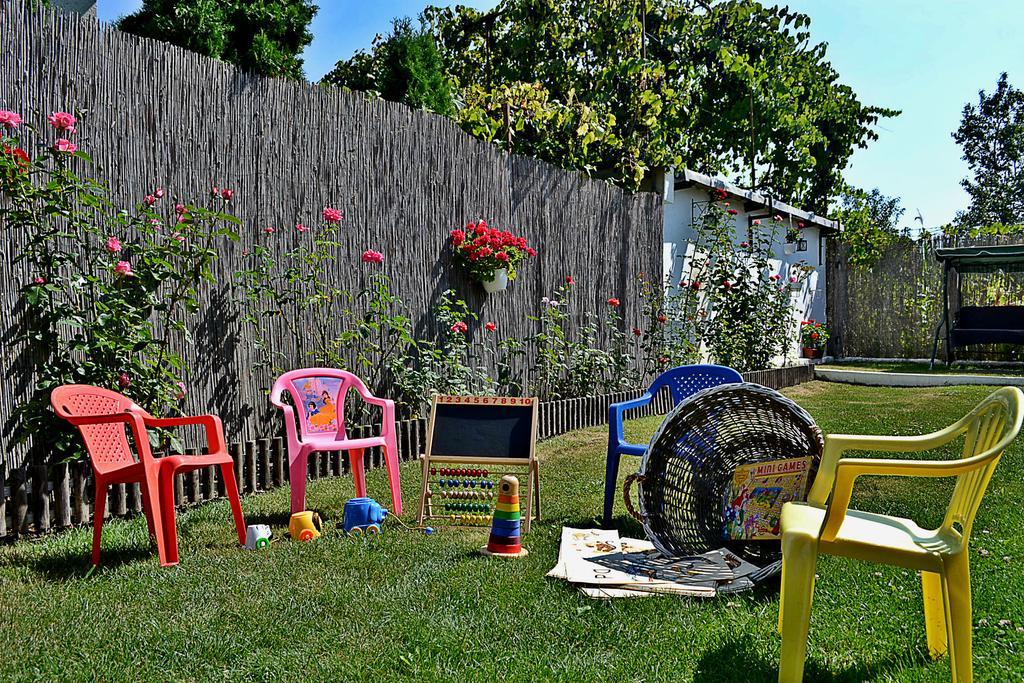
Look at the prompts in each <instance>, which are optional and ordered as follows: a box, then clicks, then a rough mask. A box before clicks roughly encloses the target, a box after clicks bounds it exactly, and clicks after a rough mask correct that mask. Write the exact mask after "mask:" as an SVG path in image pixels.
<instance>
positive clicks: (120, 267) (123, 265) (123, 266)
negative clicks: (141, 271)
mask: <svg viewBox="0 0 1024 683" xmlns="http://www.w3.org/2000/svg"><path fill="white" fill-rule="evenodd" d="M114 272H115V273H117V274H118V275H120V276H122V277H131V276H132V275H134V274H135V273H133V272H132V264H130V263H128V262H127V261H118V262H117V265H116V266H114Z"/></svg>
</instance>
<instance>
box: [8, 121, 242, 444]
mask: <svg viewBox="0 0 1024 683" xmlns="http://www.w3.org/2000/svg"><path fill="white" fill-rule="evenodd" d="M56 116H57V114H54V115H53V116H51V117H50V118H51V122H56V123H54V126H55V127H57V126H58V125H59V126H60V128H58V130H59V131H60V132H59V133H58V135H60V134H63V135H68V136H70V135H71V134H72V133H73V131H74V124H75V123H76V121H75V118H74V117H73V116H71V115H69V114H66V113H61V114H60V116H61V117H62V118H61V119H57V118H55V117H56ZM15 132H16V131H14V130H12V129H8V130H7V132H6V133H5V134H4V135H3V136H2V137H3V146H4V149H5V150H10V153H5V154H0V197H2V198H3V200H4V201H3V202H2V203H0V225H3V226H5V229H6V230H7V231H8V235H7V240H8V243H9V244H11V245H17V246H15V247H13V248H12V249H11V250H10V251H9V252H8V257H9V258H10V260H11V264H12V265H17V266H19V267H20V268H22V269H24V270H25V271H27V272H28V274H29V277H30V280H29V282H27V283H26V284H25V285H24V286H23V287H22V288H21V294H20V297H19V301H18V306H19V309H20V312H21V314H22V315H21V321H20V325H19V327H18V329H17V336H16V340H15V341H16V342H18V343H20V345H21V346H20V349H21V352H22V353H24V354H25V355H26V356H27V357H28V359H29V361H30V364H31V367H32V371H33V376H34V378H35V385H34V387H33V393H32V395H31V397H30V399H29V400H28V401H27V402H25V403H23V404H22V405H20V406H19V407H18V409H17V414H16V417H17V425H18V426H17V433H16V436H17V438H18V439H19V440H20V441H26V440H28V439H29V438H32V440H33V443H34V445H35V446H36V447H37V448H38V449H40V450H42V451H45V452H51V451H52V452H56V453H61V454H63V455H65V456H67V457H69V458H72V457H78V456H81V455H82V452H81V445H80V441H79V440H78V439H76V438H72V436H73V435H72V434H71V432H70V431H68V430H67V429H65V428H64V425H63V424H60V422H59V420H58V419H57V418H56V416H55V415H54V413H53V411H51V410H50V407H49V396H50V391H51V390H52V389H53V388H54V387H57V386H60V385H63V384H70V383H78V384H93V385H98V386H101V387H106V388H108V389H113V390H116V391H121V392H123V393H125V394H126V395H128V396H130V397H131V398H132V399H133V400H135V401H136V402H137V403H138V404H139V405H141V406H142V407H143V408H145V409H146V410H148V411H150V412H153V413H158V414H161V413H166V412H168V411H176V409H177V406H178V403H179V400H180V399H181V398H182V397H183V396H184V391H185V384H184V382H183V378H184V377H185V376H186V375H187V373H188V368H187V367H186V364H185V361H184V359H183V358H182V357H181V356H180V355H179V354H178V352H177V351H176V350H175V349H177V348H181V346H182V344H183V343H190V342H191V333H190V328H191V327H192V323H191V318H192V315H193V314H194V313H195V312H196V311H197V310H198V307H199V296H200V292H201V291H202V290H203V288H204V287H208V286H209V285H211V284H213V283H214V276H213V271H212V268H211V266H212V264H213V262H214V261H215V260H216V258H217V253H218V251H219V249H220V248H221V246H222V243H223V242H224V241H225V240H234V239H237V236H236V235H235V233H234V231H233V229H232V228H231V227H228V226H231V225H234V224H237V223H238V219H237V218H235V217H234V216H232V215H230V214H228V213H226V212H225V211H224V208H225V207H224V204H226V203H227V202H228V201H229V200H228V199H224V198H222V197H221V196H220V195H219V194H218V195H217V199H215V200H213V201H214V203H215V204H216V206H215V207H213V208H203V207H199V206H195V205H185V204H183V203H181V202H178V203H177V204H176V205H174V208H173V209H171V208H169V207H167V204H168V202H169V199H163V198H162V197H163V191H162V190H160V191H157V192H156V193H155V194H154V195H150V196H148V197H146V199H145V200H144V201H143V202H141V203H140V204H138V205H137V206H135V207H134V208H133V209H132V210H122V209H121V208H120V207H117V206H115V205H114V204H113V203H112V202H111V201H110V199H109V197H108V194H109V193H108V188H107V187H106V186H104V185H103V184H101V183H99V182H98V181H96V180H93V179H91V178H88V177H85V176H82V175H79V172H78V169H81V168H83V167H85V166H86V165H88V164H91V159H90V158H89V156H88V155H87V154H86V153H84V152H82V151H77V150H73V149H72V148H73V147H74V145H73V144H72V143H70V141H69V140H67V138H60V139H59V140H58V141H57V143H49V142H44V138H45V134H44V133H42V132H40V131H38V130H36V129H34V128H31V127H25V132H26V134H25V135H22V136H20V137H16V136H15V135H14V133H15ZM29 142H33V143H35V144H34V149H33V151H34V153H35V156H34V158H30V156H31V155H30V154H28V153H27V152H24V151H23V150H22V149H21V147H19V145H22V144H24V145H26V146H27V147H29V148H30V149H32V148H33V146H32V145H29V144H28V143H29ZM61 147H64V149H65V150H66V151H60V148H61ZM19 152H20V153H19ZM165 207H166V208H165Z"/></svg>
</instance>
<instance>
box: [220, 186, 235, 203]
mask: <svg viewBox="0 0 1024 683" xmlns="http://www.w3.org/2000/svg"><path fill="white" fill-rule="evenodd" d="M220 198H221V199H223V200H224V201H226V202H230V201H231V200H232V199H234V198H235V191H234V190H229V189H228V188H226V187H225V188H224V189H222V190H221V191H220Z"/></svg>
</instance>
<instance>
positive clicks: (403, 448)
mask: <svg viewBox="0 0 1024 683" xmlns="http://www.w3.org/2000/svg"><path fill="white" fill-rule="evenodd" d="M743 378H744V379H745V380H746V381H748V382H756V383H758V384H763V385H764V386H768V387H771V388H773V389H781V388H784V387H788V386H793V385H796V384H801V383H803V382H808V381H811V380H812V379H814V371H813V368H812V367H811V366H809V365H799V366H793V367H787V368H778V369H774V370H759V371H755V372H748V373H744V375H743ZM638 393H640V392H636V391H622V392H617V393H613V394H603V395H600V396H588V397H586V398H573V399H567V400H562V401H548V402H544V403H541V404H540V410H539V418H540V424H539V425H538V435H539V436H540V438H542V439H547V438H550V437H553V436H557V435H559V434H563V433H565V432H568V431H572V430H575V429H583V428H586V427H596V426H600V425H604V424H607V421H608V406H609V405H611V404H612V403H618V402H621V401H627V400H629V399H632V398H635V397H636V396H637V395H638ZM671 408H672V400H671V396H670V395H669V393H668V391H667V390H663V391H662V392H660V393H659V394H658V396H656V397H655V400H654V401H653V402H652V403H651V404H650V405H648V406H646V407H644V408H640V409H638V410H636V411H631V412H630V414H629V417H630V418H637V417H645V416H649V415H661V414H664V413H667V412H668V411H669V410H670V409H671ZM397 427H398V450H399V454H400V457H401V459H402V460H403V461H408V460H416V459H418V458H419V457H420V455H421V454H422V452H423V446H424V440H425V438H426V431H427V423H426V420H425V419H416V420H402V421H400V422H398V423H397ZM379 430H380V427H379V425H371V426H365V427H356V428H354V429H352V430H350V431H351V433H350V436H352V437H353V438H359V437H362V436H368V435H371V434H376V433H379ZM228 450H229V452H230V453H231V457H232V458H233V459H234V461H235V477H236V478H237V480H238V487H239V491H240V492H241V493H242V494H252V493H258V492H262V491H267V490H270V489H272V488H275V487H278V486H282V485H284V484H285V483H286V482H287V481H288V455H287V447H286V445H285V441H284V438H283V437H281V436H277V437H274V438H262V439H250V440H247V441H243V442H235V443H232V444H231V445H230V446H229V448H228ZM192 452H198V451H192ZM363 457H364V465H365V466H366V467H367V468H368V469H373V468H377V467H380V466H382V461H381V453H380V450H379V449H369V450H367V452H366V453H365V454H364V456H363ZM348 473H349V463H348V458H347V455H343V454H341V453H321V452H317V453H314V454H313V455H312V456H311V457H310V459H309V473H308V475H309V478H310V479H323V478H328V477H338V476H345V475H347V474H348ZM174 484H175V499H176V500H177V502H178V505H179V507H188V506H193V505H198V504H200V503H203V502H206V501H210V500H216V499H217V498H220V497H222V496H223V495H224V487H223V482H222V481H221V480H220V476H219V473H218V472H217V469H216V468H215V467H209V468H206V469H203V470H198V471H195V472H190V473H187V474H181V475H178V476H177V477H175V482H174ZM93 495H94V485H93V482H92V473H91V468H90V466H89V464H88V463H87V462H75V463H61V464H58V465H55V466H50V467H47V466H46V465H42V464H39V465H29V466H25V467H19V468H15V469H13V470H10V471H8V472H7V473H6V476H4V471H3V468H0V540H8V541H10V540H15V539H17V538H18V537H20V536H25V535H35V534H43V533H47V532H51V531H60V530H64V529H68V528H71V527H75V526H79V525H82V524H89V523H90V522H91V520H92V511H93V500H92V498H93ZM106 510H107V515H108V516H111V517H128V516H132V515H135V514H138V513H139V512H141V511H142V497H141V495H140V493H139V486H138V484H119V485H116V486H112V487H111V488H110V491H109V493H108V499H107V507H106Z"/></svg>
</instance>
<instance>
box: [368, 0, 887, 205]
mask: <svg viewBox="0 0 1024 683" xmlns="http://www.w3.org/2000/svg"><path fill="white" fill-rule="evenodd" d="M705 5H707V3H703V2H697V0H607V1H605V2H599V3H598V2H592V1H591V0H503V2H501V3H500V4H499V5H498V7H497V8H495V9H494V10H492V11H489V12H480V11H477V10H473V9H470V8H466V7H456V8H439V7H428V8H427V9H426V10H425V11H424V15H423V18H424V19H425V20H426V22H427V25H428V26H429V27H430V30H431V31H432V33H433V35H434V38H435V40H436V42H437V46H438V48H439V50H440V52H441V55H442V58H443V63H444V64H445V66H446V68H447V71H448V75H449V76H450V77H451V79H452V81H453V82H454V84H455V87H456V92H457V100H458V101H459V102H460V107H459V109H458V111H457V113H456V114H455V118H456V120H457V121H458V122H459V123H460V124H461V125H462V127H463V128H464V129H465V130H467V131H468V132H470V133H471V134H473V135H475V136H477V137H480V138H482V139H484V140H488V141H492V142H496V143H498V144H502V145H505V146H510V148H511V149H512V150H513V151H515V152H519V153H523V154H529V155H532V156H535V157H539V158H542V159H545V160H547V161H550V162H552V163H555V164H558V165H560V166H563V167H566V168H572V169H579V170H584V171H587V172H590V173H592V174H594V175H597V176H600V177H607V178H611V179H613V180H615V181H616V182H618V183H620V184H622V185H624V186H626V187H630V188H637V187H640V186H642V184H643V183H644V181H645V179H647V178H649V177H651V175H652V173H651V172H652V171H654V170H657V169H660V168H666V167H679V166H682V165H686V166H688V167H690V168H693V169H695V170H699V171H703V172H707V173H713V174H717V173H728V174H733V175H734V176H740V177H741V178H738V179H742V180H743V181H744V182H745V183H746V184H750V185H753V186H755V187H757V188H758V189H761V190H763V191H766V192H769V193H771V194H774V195H776V196H784V197H786V198H787V199H790V200H793V201H799V202H802V203H803V204H805V205H807V206H809V207H810V208H813V209H816V210H818V211H819V212H822V211H824V209H825V208H827V203H828V200H829V198H830V197H831V196H833V194H834V191H835V188H836V187H838V186H839V183H840V172H841V171H842V169H843V168H844V167H845V166H846V163H847V161H848V160H849V158H850V155H851V154H852V152H853V150H854V149H855V148H856V147H857V146H863V145H865V144H866V143H867V142H869V141H870V140H872V139H874V138H875V134H874V133H873V131H872V130H871V126H872V125H873V124H874V123H875V122H876V121H877V120H878V119H879V117H881V116H891V115H895V114H896V113H898V112H895V111H891V110H887V109H879V108H875V107H868V106H865V105H863V104H861V102H860V101H859V100H858V99H857V97H856V95H855V94H854V92H853V91H852V90H851V89H850V88H849V87H847V86H844V85H842V84H840V83H838V74H837V73H836V72H835V70H834V69H833V68H832V66H831V65H830V64H829V63H828V61H827V60H826V59H825V46H824V45H811V44H810V43H809V40H810V36H809V34H808V33H807V31H806V28H807V26H808V25H809V23H810V19H809V18H808V17H807V16H805V15H802V14H798V13H795V12H790V11H789V10H787V9H785V8H766V7H763V6H762V5H761V4H759V3H758V2H755V1H754V0H728V1H726V2H719V3H715V4H713V5H711V6H710V7H705ZM384 56H385V55H384V54H383V52H382V50H381V49H380V48H379V47H377V48H375V49H374V51H373V52H372V53H371V54H369V55H364V56H363V57H361V58H360V64H359V65H355V66H361V68H363V69H366V70H368V71H374V70H375V69H377V68H379V67H377V66H376V65H377V64H378V63H379V62H380V61H381V60H382V59H383V58H384ZM349 82H355V79H353V80H351V81H349ZM747 178H749V179H750V182H749V183H747V181H746V179H747Z"/></svg>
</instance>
